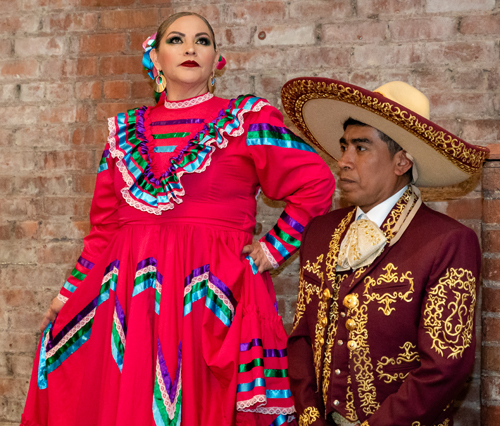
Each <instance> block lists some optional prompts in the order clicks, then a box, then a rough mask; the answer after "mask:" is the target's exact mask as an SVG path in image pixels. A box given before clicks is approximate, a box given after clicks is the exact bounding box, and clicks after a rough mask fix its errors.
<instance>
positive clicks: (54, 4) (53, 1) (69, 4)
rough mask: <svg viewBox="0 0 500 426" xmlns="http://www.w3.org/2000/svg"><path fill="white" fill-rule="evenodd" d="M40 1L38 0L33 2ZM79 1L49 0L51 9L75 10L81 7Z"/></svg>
mask: <svg viewBox="0 0 500 426" xmlns="http://www.w3.org/2000/svg"><path fill="white" fill-rule="evenodd" d="M33 1H38V0H33ZM79 3H80V2H79V0H49V6H50V8H51V9H64V8H73V9H74V8H75V7H78V6H79Z"/></svg>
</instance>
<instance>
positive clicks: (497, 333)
mask: <svg viewBox="0 0 500 426" xmlns="http://www.w3.org/2000/svg"><path fill="white" fill-rule="evenodd" d="M482 331H483V342H499V341H500V318H491V317H486V318H484V319H483V324H482ZM495 349H496V350H497V351H500V348H498V347H496V348H495ZM483 353H484V350H483ZM490 355H491V354H490ZM490 355H488V356H490ZM496 356H499V355H498V354H497V355H496ZM499 368H500V365H495V369H499ZM489 369H490V368H485V370H489Z"/></svg>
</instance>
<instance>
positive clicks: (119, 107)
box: [96, 103, 138, 121]
mask: <svg viewBox="0 0 500 426" xmlns="http://www.w3.org/2000/svg"><path fill="white" fill-rule="evenodd" d="M137 106H138V105H137V104H133V103H117V104H108V103H100V104H97V112H96V114H97V120H99V121H104V120H107V119H108V118H109V117H114V116H115V115H116V114H118V113H120V112H125V111H127V110H128V109H131V108H137Z"/></svg>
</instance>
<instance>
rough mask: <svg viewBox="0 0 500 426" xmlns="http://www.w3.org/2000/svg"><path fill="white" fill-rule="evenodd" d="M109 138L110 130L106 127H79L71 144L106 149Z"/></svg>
mask: <svg viewBox="0 0 500 426" xmlns="http://www.w3.org/2000/svg"><path fill="white" fill-rule="evenodd" d="M107 137H108V128H107V126H105V125H100V126H98V127H90V126H87V127H78V128H76V129H75V131H74V132H73V136H72V139H71V142H72V144H73V145H77V146H85V147H86V148H90V147H95V148H99V149H104V145H105V144H106V139H107Z"/></svg>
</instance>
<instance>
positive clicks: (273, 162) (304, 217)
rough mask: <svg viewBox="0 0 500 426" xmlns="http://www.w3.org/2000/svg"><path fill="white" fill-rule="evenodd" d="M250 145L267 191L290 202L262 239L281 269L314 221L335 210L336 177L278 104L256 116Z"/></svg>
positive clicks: (253, 158) (249, 138) (261, 182)
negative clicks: (289, 126)
mask: <svg viewBox="0 0 500 426" xmlns="http://www.w3.org/2000/svg"><path fill="white" fill-rule="evenodd" d="M246 144H247V148H248V151H249V155H250V157H251V158H252V160H253V162H254V164H255V168H256V171H257V176H258V179H259V183H260V185H261V188H262V191H263V192H264V194H265V195H266V196H267V197H269V198H271V199H273V200H284V201H285V202H286V203H287V205H286V207H285V210H284V211H283V213H282V215H281V216H280V218H279V219H278V222H277V223H276V225H275V226H274V227H273V228H272V229H271V230H270V231H269V232H268V233H267V234H266V235H265V236H264V237H262V238H261V240H260V243H261V245H262V248H263V249H264V252H265V253H266V256H267V258H268V259H269V261H270V262H271V264H272V265H273V267H274V268H277V267H278V266H279V265H281V264H282V263H283V262H284V261H285V260H286V259H288V258H289V257H290V256H291V255H292V254H293V253H295V252H296V251H297V250H298V249H299V247H300V241H301V238H302V232H303V231H304V227H305V226H306V225H307V223H308V222H309V220H310V219H311V218H313V217H315V216H318V215H320V214H324V213H326V212H328V210H329V209H330V207H331V204H332V195H333V191H334V189H335V180H334V178H333V175H332V172H331V171H330V169H329V167H328V166H327V165H326V163H325V162H324V161H323V160H322V159H321V157H320V156H319V155H318V154H317V153H316V152H315V151H314V149H313V148H311V147H310V146H309V145H308V144H306V143H305V142H304V141H303V140H302V139H300V138H299V137H298V136H296V135H295V134H294V133H293V132H292V131H290V130H289V129H287V128H286V127H285V125H284V123H283V116H282V115H281V113H280V112H279V111H278V110H277V109H276V108H274V107H271V106H267V107H265V108H263V109H262V111H261V112H260V113H259V114H256V115H255V117H252V119H251V121H250V125H249V127H248V133H247V139H246Z"/></svg>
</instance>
